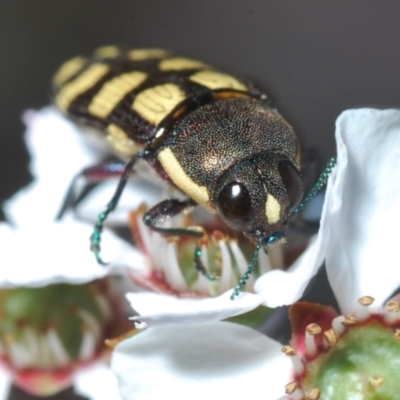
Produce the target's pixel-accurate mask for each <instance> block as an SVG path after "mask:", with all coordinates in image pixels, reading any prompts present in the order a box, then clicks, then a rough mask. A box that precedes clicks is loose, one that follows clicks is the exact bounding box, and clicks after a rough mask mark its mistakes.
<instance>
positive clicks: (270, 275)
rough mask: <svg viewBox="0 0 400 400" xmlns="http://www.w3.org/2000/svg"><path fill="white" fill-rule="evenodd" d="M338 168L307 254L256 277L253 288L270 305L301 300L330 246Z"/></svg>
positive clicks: (329, 182)
mask: <svg viewBox="0 0 400 400" xmlns="http://www.w3.org/2000/svg"><path fill="white" fill-rule="evenodd" d="M337 169H338V168H337V167H335V168H334V169H333V170H332V173H331V174H330V176H329V180H328V184H327V188H326V196H325V203H324V206H323V209H322V215H321V224H320V229H319V231H318V235H317V236H316V238H315V237H314V238H312V239H311V240H310V245H309V246H308V248H307V249H306V250H305V251H304V253H303V254H302V255H301V256H300V257H299V258H298V259H297V260H296V261H295V262H294V263H293V265H291V266H290V267H289V268H288V269H287V271H282V270H272V271H270V272H266V273H265V274H264V275H262V276H261V277H260V278H258V279H257V281H256V283H255V284H254V290H255V291H256V293H258V294H260V295H261V296H262V297H263V299H264V304H265V305H266V306H268V307H273V308H274V307H279V306H283V305H289V304H292V303H294V302H295V301H297V300H299V298H300V297H301V296H302V294H303V292H304V289H305V288H306V287H307V284H308V282H309V281H310V279H311V278H312V277H313V276H314V275H315V274H316V273H317V271H318V268H319V267H320V266H321V265H322V263H323V261H324V259H325V256H326V251H327V247H328V246H329V245H330V234H331V232H330V230H329V223H328V222H327V221H328V219H329V212H330V210H331V208H332V195H331V193H332V187H333V185H334V182H335V180H336V175H337Z"/></svg>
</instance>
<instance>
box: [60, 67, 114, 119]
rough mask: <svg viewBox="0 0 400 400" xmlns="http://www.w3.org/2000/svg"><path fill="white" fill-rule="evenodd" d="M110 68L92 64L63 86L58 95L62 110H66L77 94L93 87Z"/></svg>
mask: <svg viewBox="0 0 400 400" xmlns="http://www.w3.org/2000/svg"><path fill="white" fill-rule="evenodd" d="M109 70H110V67H109V66H108V65H105V64H100V63H96V64H92V65H91V66H90V67H89V68H88V69H87V70H86V71H84V72H83V73H82V74H80V75H79V76H77V77H76V78H75V79H74V80H72V81H71V82H69V83H67V84H66V85H65V86H64V87H62V88H61V90H60V92H59V93H58V95H57V97H56V103H57V106H58V107H59V108H60V110H62V111H66V110H67V109H68V107H69V106H70V104H71V103H72V102H73V101H74V100H75V98H76V97H77V96H79V95H80V94H82V93H84V92H86V91H87V90H89V89H90V88H92V87H93V86H94V85H95V84H96V83H97V82H98V81H99V80H100V79H101V78H102V77H103V76H104V75H106V74H107V73H108V71H109Z"/></svg>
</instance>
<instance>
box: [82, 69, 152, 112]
mask: <svg viewBox="0 0 400 400" xmlns="http://www.w3.org/2000/svg"><path fill="white" fill-rule="evenodd" d="M146 78H147V74H145V73H144V72H139V71H133V72H128V73H126V74H122V75H120V76H117V77H115V78H113V79H111V80H110V81H108V82H106V83H105V84H104V85H103V87H102V88H101V89H100V90H99V92H98V93H97V94H96V95H95V96H94V97H93V99H92V101H91V103H90V104H89V107H88V112H89V113H90V114H92V115H95V116H96V117H99V118H106V117H107V116H108V115H109V114H110V113H111V112H112V110H113V109H114V108H115V106H116V105H117V104H118V103H119V102H120V101H121V100H122V99H123V98H124V96H125V95H126V94H128V93H129V92H131V91H132V90H133V89H135V88H136V87H138V86H139V85H140V84H141V83H142V82H144V80H145V79H146Z"/></svg>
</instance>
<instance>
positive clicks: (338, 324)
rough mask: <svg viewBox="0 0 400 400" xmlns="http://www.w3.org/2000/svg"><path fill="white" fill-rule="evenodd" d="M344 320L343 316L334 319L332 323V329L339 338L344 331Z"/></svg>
mask: <svg viewBox="0 0 400 400" xmlns="http://www.w3.org/2000/svg"><path fill="white" fill-rule="evenodd" d="M345 320H346V318H345V317H344V316H343V315H340V316H339V317H336V318H334V320H333V321H332V329H333V330H334V331H335V332H336V333H337V334H338V335H339V336H340V335H343V333H344V332H345V331H346V325H345Z"/></svg>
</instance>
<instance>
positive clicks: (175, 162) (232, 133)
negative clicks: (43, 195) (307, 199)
mask: <svg viewBox="0 0 400 400" xmlns="http://www.w3.org/2000/svg"><path fill="white" fill-rule="evenodd" d="M53 88H54V102H55V104H56V106H57V107H58V108H59V109H60V110H61V111H62V112H63V113H65V114H66V115H67V116H68V117H70V118H72V119H73V120H75V121H76V122H78V123H81V124H83V125H86V126H90V127H94V128H96V129H97V130H98V132H99V134H100V135H102V137H104V138H105V139H106V140H107V141H108V142H109V144H110V146H111V147H112V148H113V150H114V151H115V152H116V153H117V154H118V155H120V156H121V157H122V158H123V159H125V160H127V163H126V165H125V167H124V169H123V171H122V173H121V178H120V181H119V185H118V187H117V189H116V192H115V194H114V196H113V198H112V199H111V201H110V202H109V203H108V205H107V208H106V209H105V211H104V212H102V213H101V214H100V215H99V217H98V221H97V223H96V226H95V228H94V233H93V235H92V238H91V244H92V246H91V248H92V251H93V252H94V253H95V255H96V258H97V260H98V261H99V262H100V263H101V262H102V260H101V256H100V250H101V249H100V241H101V231H102V228H103V223H104V221H105V219H106V218H107V215H108V214H109V213H110V212H111V211H112V210H113V209H114V208H115V207H116V206H117V203H118V200H119V197H120V195H121V193H122V191H123V189H124V186H125V184H126V182H127V179H128V177H129V175H130V174H131V172H132V170H133V168H134V167H135V164H136V162H137V161H138V160H139V159H143V160H145V161H146V162H147V164H148V165H149V166H150V168H152V169H153V170H154V171H155V172H156V173H157V174H158V175H159V176H160V177H161V178H162V179H164V180H165V181H167V182H169V183H170V184H171V185H174V186H175V187H176V188H178V189H180V190H181V191H182V192H183V193H184V194H185V195H186V199H184V200H178V199H168V200H164V201H162V202H160V203H159V204H157V205H155V206H154V207H153V208H151V209H150V210H149V211H148V212H147V213H146V215H145V216H144V222H145V224H146V225H147V226H149V227H150V228H151V229H153V230H155V231H158V232H162V233H164V234H170V235H195V236H199V237H201V236H202V235H203V231H202V229H201V227H194V228H190V229H184V228H182V229H167V228H161V227H160V226H158V225H159V223H160V221H162V220H163V219H164V218H165V217H171V216H174V215H177V214H179V213H181V212H183V211H185V210H187V209H190V208H192V207H195V206H197V205H200V206H202V207H205V208H206V209H207V210H208V211H210V212H212V213H217V214H218V215H219V217H220V218H221V220H222V221H223V222H224V223H225V224H227V225H228V226H229V227H230V228H233V229H234V230H237V231H241V232H243V233H244V234H245V235H246V236H247V237H248V238H250V239H251V240H252V241H254V243H255V245H256V251H255V255H254V257H253V260H252V261H251V263H250V265H249V268H248V271H247V273H246V274H245V275H244V276H243V277H242V279H241V281H240V282H239V285H238V286H237V288H236V289H235V291H234V295H233V297H235V296H236V295H237V294H238V293H239V291H240V290H241V289H242V287H243V286H244V284H245V282H246V280H247V279H248V276H249V274H250V273H251V270H252V269H253V268H254V264H255V262H256V259H257V255H258V251H259V249H260V248H264V249H266V247H267V246H268V245H270V244H271V243H273V242H275V241H277V240H279V239H282V238H283V237H284V236H285V229H286V225H287V222H288V218H289V216H290V215H291V214H292V213H293V212H294V211H295V209H296V207H298V206H299V204H300V202H301V199H302V197H303V183H302V177H301V173H300V146H299V141H298V137H297V135H296V133H295V132H294V130H293V128H292V127H291V126H290V124H289V123H288V122H287V121H286V120H285V119H284V118H283V117H282V116H281V115H280V114H279V112H278V111H277V110H276V109H274V108H272V107H271V106H270V104H269V101H268V97H267V96H266V95H265V94H264V93H263V92H262V91H260V90H258V89H257V88H255V87H254V86H253V85H251V84H249V83H245V82H244V81H242V80H240V79H238V78H236V77H234V76H231V75H229V74H227V73H225V72H221V71H219V70H217V69H216V68H213V67H212V66H209V65H208V64H205V63H203V62H201V61H197V60H194V59H191V58H185V57H180V56H177V55H175V54H173V53H170V52H168V51H165V50H162V49H130V48H123V47H117V46H106V47H102V48H99V49H97V50H96V51H95V52H94V53H93V55H92V56H91V57H88V58H83V57H76V58H73V59H71V60H69V61H67V62H66V63H64V64H63V65H62V66H61V67H60V69H59V70H58V72H57V73H56V75H55V77H54V80H53ZM200 255H201V251H200V249H199V248H197V249H196V252H195V255H194V260H195V265H196V267H197V268H198V269H199V270H200V271H201V272H203V273H204V274H205V275H207V276H208V277H209V278H210V279H213V278H214V277H213V276H210V274H208V273H207V271H206V270H205V268H204V267H203V266H202V264H201V261H200Z"/></svg>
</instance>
